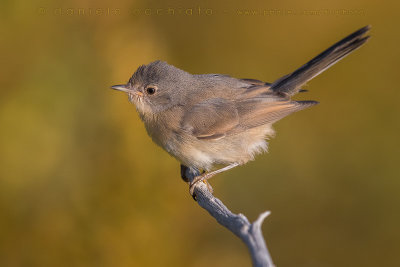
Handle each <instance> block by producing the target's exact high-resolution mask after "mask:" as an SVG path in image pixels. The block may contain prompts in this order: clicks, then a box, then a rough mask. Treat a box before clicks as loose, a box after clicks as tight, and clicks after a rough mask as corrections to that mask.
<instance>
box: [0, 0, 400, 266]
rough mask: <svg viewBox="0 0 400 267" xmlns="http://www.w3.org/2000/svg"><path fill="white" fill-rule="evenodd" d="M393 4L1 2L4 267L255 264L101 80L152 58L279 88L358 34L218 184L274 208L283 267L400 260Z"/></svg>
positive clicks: (398, 58)
mask: <svg viewBox="0 0 400 267" xmlns="http://www.w3.org/2000/svg"><path fill="white" fill-rule="evenodd" d="M399 7H400V5H399V3H398V2H396V1H385V2H379V1H372V0H368V1H343V0H339V1H338V0H335V1H333V0H330V1H324V2H320V1H315V0H314V1H313V0H310V1H302V2H298V1H285V3H283V1H258V2H257V1H247V2H246V3H242V2H240V1H230V2H226V3H215V2H213V1H204V2H199V1H169V0H168V1H151V2H144V1H136V2H133V1H110V2H106V1H72V0H70V1H46V0H44V1H20V0H19V1H2V3H1V4H0V10H1V11H0V12H1V16H0V21H1V23H0V32H1V42H0V48H1V54H0V57H1V65H0V68H1V69H0V73H1V75H0V83H1V87H0V127H1V131H0V266H113V267H114V266H249V265H250V257H249V256H248V253H247V250H246V247H245V246H244V245H243V244H242V243H241V242H240V240H239V239H238V238H237V237H235V236H233V235H232V234H231V233H230V232H228V231H227V230H226V229H224V228H222V227H221V226H220V225H218V224H217V223H216V222H215V221H214V219H213V218H211V217H210V216H209V215H208V214H207V213H206V212H205V211H204V210H202V209H201V208H200V207H199V206H198V205H197V204H196V203H195V202H194V201H193V200H192V198H191V196H190V195H189V193H188V186H187V184H185V183H184V182H182V180H181V178H180V173H179V163H178V162H177V161H176V160H175V159H173V158H172V157H170V156H169V155H168V154H167V153H166V152H164V151H163V150H162V149H161V148H159V147H157V146H156V145H154V144H153V143H152V141H151V139H150V138H149V137H148V136H147V134H146V132H145V129H144V126H143V124H142V123H141V121H140V119H139V117H138V116H137V114H136V111H135V108H134V107H133V106H132V105H131V104H130V103H129V102H128V99H127V97H126V96H125V95H124V94H123V93H119V92H116V91H113V90H110V89H109V86H111V85H113V84H120V83H123V82H126V81H127V80H128V79H129V77H130V75H131V74H132V73H133V72H134V70H135V69H136V68H137V67H138V66H139V65H141V64H146V63H149V62H151V61H154V60H156V59H161V60H165V61H167V62H168V63H170V64H173V65H175V66H177V67H179V68H182V69H184V70H186V71H188V72H191V73H223V74H229V75H232V76H234V77H238V78H255V79H261V80H265V81H270V82H271V81H273V80H275V79H277V78H279V77H280V76H282V75H284V74H287V73H289V72H291V71H293V70H294V69H295V68H297V67H299V66H301V65H302V64H304V63H305V62H306V61H308V60H309V59H311V58H312V57H314V56H315V55H317V54H318V53H319V52H322V51H323V50H324V49H326V48H327V47H328V46H330V45H332V44H333V43H334V42H336V41H338V40H340V39H341V38H343V37H345V36H346V35H347V34H349V33H351V32H353V31H355V30H357V29H358V28H361V27H362V26H365V25H367V24H371V25H372V30H371V35H372V38H371V39H370V41H369V42H368V43H367V44H366V45H365V46H364V47H362V48H361V49H359V50H357V51H356V52H355V53H354V54H352V55H350V56H349V57H347V58H345V59H344V60H343V61H341V62H340V63H338V64H337V65H335V66H334V67H333V68H331V69H329V70H328V71H327V72H325V73H323V74H322V75H321V76H319V77H318V78H316V79H315V80H313V81H312V82H310V83H309V84H308V85H307V86H306V89H308V90H309V92H308V93H305V94H301V95H298V96H296V99H303V100H317V101H320V103H321V104H320V105H318V106H315V107H313V108H310V109H307V110H305V111H301V112H299V113H296V114H293V115H291V116H289V117H287V118H285V119H283V120H282V121H280V122H278V123H277V124H276V125H275V129H276V131H277V135H276V137H275V138H274V139H272V140H271V142H270V149H269V153H268V154H264V155H262V156H258V157H257V160H256V161H253V162H250V163H249V164H247V165H245V166H242V167H239V168H236V169H234V170H231V171H229V172H226V173H224V174H221V175H219V176H217V177H216V178H213V179H212V180H211V184H212V185H213V187H214V190H215V194H216V196H218V197H219V198H221V199H222V200H223V201H224V203H225V204H226V205H227V206H228V207H230V208H231V209H232V211H234V212H241V213H244V214H246V215H247V216H248V217H249V219H251V220H254V219H255V218H256V217H257V216H258V214H259V213H261V212H262V211H264V210H270V211H272V214H271V216H270V217H269V218H268V219H267V220H266V222H265V223H264V226H263V231H264V234H265V237H266V240H267V244H268V246H269V249H270V252H271V254H272V257H273V259H274V261H275V263H276V264H277V265H278V266H399V264H400V260H399V251H400V230H399V225H400V194H399V192H400V175H399V174H400V172H399V165H398V164H399V147H400V142H399V134H400V127H399V126H400V125H399V112H400V107H399V105H398V97H399V90H400V88H399V85H398V79H399V62H400V50H399V42H400V32H399V30H398V26H399V19H398V12H399ZM98 8H100V9H99V10H100V11H97V9H98ZM199 8H200V13H199ZM108 9H109V10H110V14H108ZM172 10H173V14H172ZM247 11H249V12H247ZM115 12H117V13H115Z"/></svg>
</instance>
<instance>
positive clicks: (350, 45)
mask: <svg viewBox="0 0 400 267" xmlns="http://www.w3.org/2000/svg"><path fill="white" fill-rule="evenodd" d="M369 29H370V26H366V27H363V28H361V29H360V30H358V31H356V32H354V33H352V34H350V35H349V36H347V37H346V38H344V39H343V40H341V41H339V42H338V43H336V44H334V45H333V46H331V47H330V48H328V49H327V50H325V51H324V52H322V53H321V54H319V55H318V56H316V57H315V58H313V59H312V60H311V61H309V62H308V63H306V64H305V65H303V66H301V67H300V68H299V69H297V70H296V71H294V72H292V73H290V74H288V75H285V76H283V77H282V78H280V79H278V80H276V81H275V82H273V83H266V82H262V81H259V80H254V79H237V78H233V77H230V76H228V75H221V74H200V75H193V74H190V73H188V72H185V71H183V70H180V69H178V68H176V67H174V66H171V65H168V64H167V63H166V62H163V61H155V62H152V63H150V64H148V65H142V66H140V67H139V68H138V69H137V70H136V72H135V73H134V74H133V75H132V77H131V78H130V79H129V81H128V83H127V84H124V85H115V86H112V87H111V88H112V89H116V90H120V91H123V92H126V93H127V94H128V96H129V101H130V102H131V103H133V104H134V105H135V106H136V109H137V111H138V113H139V116H140V118H141V119H142V121H143V122H144V124H145V127H146V130H147V133H148V134H149V135H150V136H151V138H152V139H153V141H154V142H155V143H156V144H158V145H159V146H161V147H162V148H163V149H165V150H166V151H167V152H168V153H169V154H170V155H172V156H174V157H175V158H176V159H178V160H179V161H180V162H181V164H182V165H181V168H182V169H181V174H182V178H183V179H185V180H186V181H187V179H186V177H185V169H187V168H188V167H191V168H195V169H198V170H203V171H205V172H204V173H203V174H202V175H200V176H198V177H196V178H195V179H194V180H193V181H192V182H191V183H190V192H191V194H192V195H193V190H194V185H195V184H196V183H197V182H198V181H201V180H204V181H205V180H207V179H209V178H210V177H212V176H213V175H215V174H217V173H220V172H223V171H226V170H228V169H231V168H233V167H236V166H238V165H241V164H245V163H246V162H248V161H250V160H253V159H254V157H255V155H256V154H259V153H261V152H263V151H266V150H267V142H266V139H268V138H269V137H272V136H273V135H274V130H273V129H272V124H273V123H275V122H276V121H278V120H280V119H282V118H283V117H286V116H287V115H289V114H291V113H293V112H296V111H299V110H302V109H305V108H308V107H311V106H313V105H315V104H317V103H318V102H316V101H294V100H291V97H292V96H293V95H295V94H297V93H298V92H301V91H304V90H301V87H302V86H303V85H304V84H305V83H306V82H307V81H309V80H311V79H312V78H314V77H316V76H317V75H318V74H320V73H321V72H323V71H325V70H326V69H328V68H329V67H331V66H332V65H333V64H335V63H336V62H338V61H339V60H341V59H342V58H344V57H345V56H347V55H348V54H350V53H351V52H352V51H354V50H355V49H357V48H359V47H360V46H361V45H363V44H364V43H365V42H366V41H367V40H368V38H369V36H365V34H366V33H367V32H368V30H369ZM216 165H223V166H225V167H223V168H221V169H217V170H214V169H213V167H214V166H216ZM212 170H213V171H212Z"/></svg>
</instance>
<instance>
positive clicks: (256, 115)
mask: <svg viewBox="0 0 400 267" xmlns="http://www.w3.org/2000/svg"><path fill="white" fill-rule="evenodd" d="M316 104H318V102H316V101H292V100H290V99H287V98H281V99H279V100H276V99H275V100H274V101H271V100H270V99H269V98H268V97H256V98H249V99H240V100H237V102H236V107H237V109H238V114H239V118H240V119H239V125H237V126H236V127H235V129H233V131H232V133H236V132H241V131H245V130H247V129H250V128H254V127H258V126H261V125H267V124H268V125H271V124H273V123H275V122H277V121H278V120H280V119H282V118H284V117H286V116H288V115H290V114H291V113H293V112H296V111H300V110H302V109H305V108H308V107H311V106H313V105H316Z"/></svg>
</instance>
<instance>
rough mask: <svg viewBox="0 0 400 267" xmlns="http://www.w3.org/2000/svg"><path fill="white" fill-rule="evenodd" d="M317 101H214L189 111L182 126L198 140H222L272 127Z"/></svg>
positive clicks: (266, 98) (216, 99) (219, 99)
mask: <svg viewBox="0 0 400 267" xmlns="http://www.w3.org/2000/svg"><path fill="white" fill-rule="evenodd" d="M316 103H317V102H315V101H291V100H288V99H286V98H281V100H277V99H273V100H271V99H270V98H268V97H256V98H245V99H238V100H228V99H222V98H213V99H208V100H206V101H203V102H201V103H198V104H196V105H194V106H193V107H192V108H191V109H190V110H188V111H187V112H186V115H185V116H184V117H183V119H182V122H181V127H182V128H183V129H185V130H186V131H189V132H190V133H191V134H193V135H194V136H196V137H197V138H198V139H220V138H223V137H225V136H227V135H232V134H238V133H241V132H243V131H245V130H247V129H250V128H254V127H258V126H261V125H266V124H272V123H274V122H276V121H278V120H280V119H282V118H283V117H286V116H287V115H289V114H291V113H293V112H296V111H299V110H302V109H304V108H307V107H309V106H312V105H315V104H316Z"/></svg>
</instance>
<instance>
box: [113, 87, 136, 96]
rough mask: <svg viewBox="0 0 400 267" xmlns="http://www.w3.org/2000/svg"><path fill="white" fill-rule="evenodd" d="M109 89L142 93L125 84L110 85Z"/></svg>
mask: <svg viewBox="0 0 400 267" xmlns="http://www.w3.org/2000/svg"><path fill="white" fill-rule="evenodd" d="M111 89H114V90H118V91H122V92H125V93H129V94H135V95H138V96H142V95H143V93H142V92H139V91H137V90H135V89H130V88H129V87H128V86H127V85H126V84H119V85H113V86H111Z"/></svg>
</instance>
